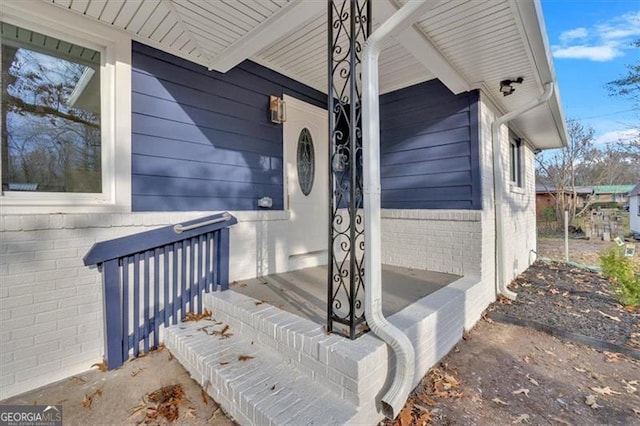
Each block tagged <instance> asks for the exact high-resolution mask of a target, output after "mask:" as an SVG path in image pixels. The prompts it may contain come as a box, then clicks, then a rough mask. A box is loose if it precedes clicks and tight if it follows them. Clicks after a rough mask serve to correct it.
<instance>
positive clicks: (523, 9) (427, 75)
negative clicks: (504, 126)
mask: <svg viewBox="0 0 640 426" xmlns="http://www.w3.org/2000/svg"><path fill="white" fill-rule="evenodd" d="M43 1H45V2H48V3H53V4H55V5H57V6H60V7H63V8H66V9H69V10H71V11H73V12H76V13H78V14H82V15H85V16H87V17H90V18H93V19H96V20H98V21H101V22H103V23H106V24H109V25H112V26H114V27H117V28H120V29H122V30H124V31H127V32H128V33H129V34H131V36H132V38H133V39H134V40H137V41H140V42H142V43H145V44H148V45H150V46H153V47H156V48H158V49H161V50H164V51H166V52H168V53H172V54H174V55H176V56H179V57H182V58H184V59H187V60H190V61H192V62H195V63H198V64H201V65H204V66H206V67H208V68H209V69H215V70H218V71H222V72H225V71H227V70H228V69H230V68H232V67H233V66H235V65H236V64H238V63H240V62H241V61H242V60H244V59H252V60H254V61H256V62H258V63H260V64H262V65H264V66H266V67H268V68H271V69H273V70H275V71H278V72H281V73H282V74H285V75H287V76H290V77H292V78H294V79H296V80H298V81H300V82H302V83H305V84H307V85H309V86H311V87H313V88H316V89H318V90H321V91H323V92H326V88H327V29H326V19H327V8H328V6H327V2H326V1H322V0H313V1H309V0H307V1H302V0H291V1H289V0H179V1H178V0H127V1H123V0H43ZM373 1H374V3H373V5H374V20H373V23H374V28H375V27H376V26H377V24H378V22H377V21H376V18H378V19H379V20H384V19H386V17H387V16H388V15H390V14H391V13H393V11H394V10H396V9H397V8H399V7H400V6H401V5H402V4H403V3H404V2H405V0H373ZM434 1H435V0H434ZM382 2H384V3H382ZM547 47H548V46H547V45H546V34H545V32H544V24H543V23H542V20H541V14H540V6H539V2H538V0H448V1H440V2H438V3H437V4H436V5H435V6H434V8H433V9H431V10H430V11H429V12H428V13H427V14H426V15H425V16H424V17H423V18H421V19H419V20H418V22H417V23H416V24H415V25H413V26H412V27H409V28H407V29H405V30H404V31H401V32H399V33H396V34H394V35H393V40H390V41H389V42H388V43H387V44H386V45H385V46H384V48H383V51H382V53H381V56H380V88H381V92H382V93H386V92H389V91H393V90H397V89H400V88H403V87H408V86H411V85H413V84H416V83H419V82H423V81H427V80H430V79H433V78H439V79H440V80H441V81H442V82H443V83H444V84H445V85H447V86H448V87H449V88H450V89H451V90H452V91H453V92H455V93H459V92H462V91H465V90H468V89H470V88H481V89H482V90H483V91H485V92H486V93H487V95H489V97H490V98H491V99H492V100H493V102H494V103H495V104H496V105H497V107H498V108H499V109H500V110H501V111H502V112H508V111H512V110H514V109H516V108H517V107H519V106H521V105H523V104H525V103H527V102H528V101H530V100H531V99H533V98H536V97H538V96H539V95H540V94H541V93H542V92H543V85H544V83H546V82H548V81H550V79H553V78H554V76H553V68H552V66H551V64H550V57H549V56H548V51H546V50H548V49H546V48H547ZM545 49H546V50H545ZM545 54H546V55H547V56H545ZM517 77H523V78H524V83H523V84H522V85H518V86H516V92H515V93H514V94H512V95H511V96H507V97H503V96H502V94H501V93H500V90H499V85H500V81H502V80H504V79H509V78H511V79H515V78H517ZM512 124H513V125H514V127H515V128H516V130H517V131H519V132H520V133H521V136H523V137H525V138H527V139H529V140H530V141H531V142H532V143H533V144H534V145H536V146H537V147H539V148H547V147H558V146H561V145H562V144H564V143H566V131H565V124H564V118H563V116H562V110H561V108H560V106H559V98H558V96H557V95H554V97H553V98H552V100H551V102H550V103H548V104H546V105H544V106H541V107H538V108H536V109H535V110H533V111H530V112H529V113H527V114H525V115H523V116H522V117H521V118H520V119H518V120H515V121H514V122H513V123H512Z"/></svg>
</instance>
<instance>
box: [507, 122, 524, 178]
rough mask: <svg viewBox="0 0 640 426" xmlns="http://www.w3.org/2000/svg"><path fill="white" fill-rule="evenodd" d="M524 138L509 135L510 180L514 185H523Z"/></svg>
mask: <svg viewBox="0 0 640 426" xmlns="http://www.w3.org/2000/svg"><path fill="white" fill-rule="evenodd" d="M522 173H523V168H522V140H521V139H519V138H517V137H515V136H514V135H510V136H509V181H510V182H511V184H512V185H513V186H516V187H519V188H521V187H522V180H523V179H522Z"/></svg>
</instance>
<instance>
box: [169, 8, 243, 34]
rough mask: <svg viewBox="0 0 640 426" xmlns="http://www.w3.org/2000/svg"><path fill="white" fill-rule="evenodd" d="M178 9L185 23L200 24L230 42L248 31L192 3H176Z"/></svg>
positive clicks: (204, 28)
mask: <svg viewBox="0 0 640 426" xmlns="http://www.w3.org/2000/svg"><path fill="white" fill-rule="evenodd" d="M176 10H177V11H178V13H179V14H180V16H181V17H182V20H183V21H184V22H185V24H189V25H192V24H193V25H198V26H199V27H200V28H202V29H203V30H205V31H207V32H209V33H211V34H215V35H216V36H217V37H218V38H220V39H221V40H226V41H227V42H228V43H233V42H234V41H236V40H238V39H239V38H240V37H242V36H243V35H244V34H246V31H245V30H243V29H242V28H239V27H237V26H236V25H235V23H230V22H228V21H226V20H224V19H221V18H220V17H219V16H217V15H215V14H212V13H209V14H205V12H203V11H202V10H198V7H197V6H195V5H193V4H191V3H184V4H183V3H178V4H176Z"/></svg>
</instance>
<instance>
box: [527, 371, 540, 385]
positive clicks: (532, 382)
mask: <svg viewBox="0 0 640 426" xmlns="http://www.w3.org/2000/svg"><path fill="white" fill-rule="evenodd" d="M527 379H528V380H529V381H530V382H531V384H533V385H535V386H540V383H538V381H537V380H536V379H534V378H533V377H529V375H528V374H527Z"/></svg>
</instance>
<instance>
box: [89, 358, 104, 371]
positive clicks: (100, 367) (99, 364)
mask: <svg viewBox="0 0 640 426" xmlns="http://www.w3.org/2000/svg"><path fill="white" fill-rule="evenodd" d="M93 367H98V369H99V370H100V371H102V372H103V373H104V372H105V371H107V363H106V362H105V361H104V360H103V361H102V362H97V363H95V364H93V365H92V366H91V368H93Z"/></svg>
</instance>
